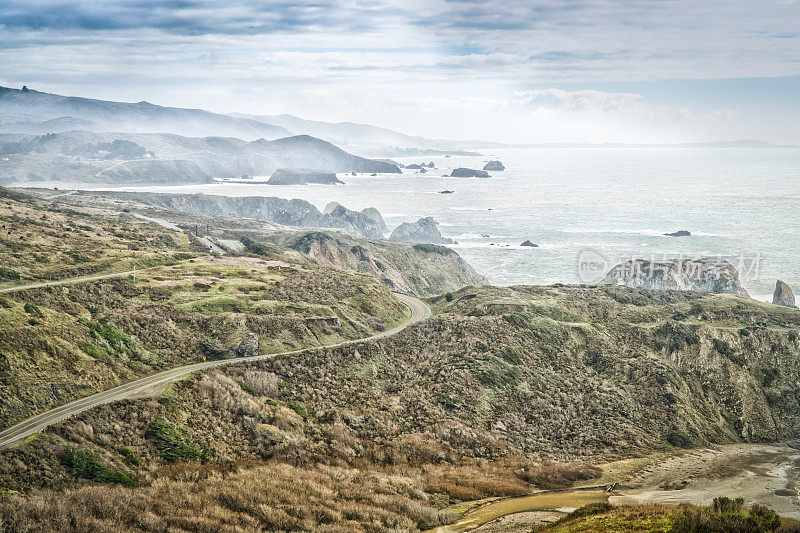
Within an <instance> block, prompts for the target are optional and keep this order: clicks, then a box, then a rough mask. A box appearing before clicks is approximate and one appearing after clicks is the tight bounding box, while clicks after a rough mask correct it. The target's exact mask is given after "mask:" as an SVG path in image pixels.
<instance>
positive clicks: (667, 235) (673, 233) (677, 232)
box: [664, 229, 692, 237]
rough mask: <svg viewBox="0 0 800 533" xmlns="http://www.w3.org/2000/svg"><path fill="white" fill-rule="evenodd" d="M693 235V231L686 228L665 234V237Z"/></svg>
mask: <svg viewBox="0 0 800 533" xmlns="http://www.w3.org/2000/svg"><path fill="white" fill-rule="evenodd" d="M691 235H692V234H691V232H689V231H686V230H685V229H682V230H680V231H674V232H672V233H665V234H664V236H665V237H690V236H691Z"/></svg>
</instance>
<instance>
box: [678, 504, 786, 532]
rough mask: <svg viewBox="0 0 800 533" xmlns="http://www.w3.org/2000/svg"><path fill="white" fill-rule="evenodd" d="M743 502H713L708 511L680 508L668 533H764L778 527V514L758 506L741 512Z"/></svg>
mask: <svg viewBox="0 0 800 533" xmlns="http://www.w3.org/2000/svg"><path fill="white" fill-rule="evenodd" d="M743 504H744V500H743V499H742V498H736V499H735V500H731V499H730V498H725V497H721V498H714V504H713V506H712V508H711V509H698V508H694V507H688V506H685V507H682V508H681V510H680V512H678V513H677V514H676V515H675V517H674V518H673V521H672V529H671V531H672V533H767V532H770V531H777V530H778V529H779V528H780V527H781V519H780V516H778V513H776V512H775V511H773V510H772V509H769V508H768V507H764V506H761V505H754V506H753V508H752V509H750V511H749V512H748V511H744V510H743V509H742V506H743Z"/></svg>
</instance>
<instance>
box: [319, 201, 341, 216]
mask: <svg viewBox="0 0 800 533" xmlns="http://www.w3.org/2000/svg"><path fill="white" fill-rule="evenodd" d="M341 205H342V204H340V203H339V202H328V203H327V205H326V206H325V209H323V210H322V214H323V215H329V214H330V213H331V211H333V210H334V209H336V208H337V207H340V206H341Z"/></svg>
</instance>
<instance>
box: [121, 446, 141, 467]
mask: <svg viewBox="0 0 800 533" xmlns="http://www.w3.org/2000/svg"><path fill="white" fill-rule="evenodd" d="M119 454H120V455H121V456H122V457H124V458H125V460H126V461H127V462H128V463H130V464H132V465H133V466H139V465H140V464H142V461H141V459H139V457H138V456H137V455H136V452H134V451H133V450H132V449H130V448H128V447H127V446H123V447H122V448H120V449H119Z"/></svg>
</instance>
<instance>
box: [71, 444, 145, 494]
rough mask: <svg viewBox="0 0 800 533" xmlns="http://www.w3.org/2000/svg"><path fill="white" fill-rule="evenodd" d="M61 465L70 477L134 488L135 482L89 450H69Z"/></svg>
mask: <svg viewBox="0 0 800 533" xmlns="http://www.w3.org/2000/svg"><path fill="white" fill-rule="evenodd" d="M61 464H63V465H64V467H65V468H66V469H67V472H69V473H70V475H73V476H75V477H80V478H83V479H88V480H91V481H98V482H101V483H119V484H120V485H125V486H128V487H130V486H133V485H134V483H133V480H132V479H131V478H130V477H129V476H128V475H127V474H125V473H124V472H121V471H119V470H113V469H111V468H109V467H108V466H107V465H105V464H103V463H101V462H100V460H99V459H98V458H97V457H96V456H95V455H94V454H93V453H92V452H91V451H89V450H81V449H78V448H67V449H66V450H65V451H64V455H63V456H62V457H61Z"/></svg>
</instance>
